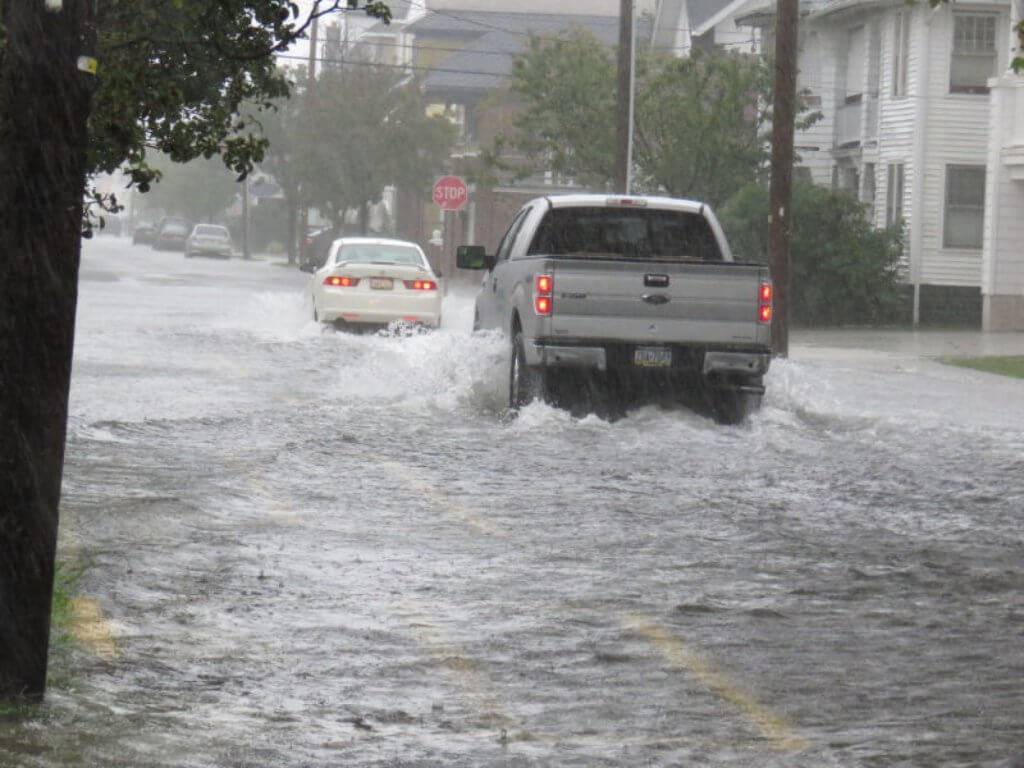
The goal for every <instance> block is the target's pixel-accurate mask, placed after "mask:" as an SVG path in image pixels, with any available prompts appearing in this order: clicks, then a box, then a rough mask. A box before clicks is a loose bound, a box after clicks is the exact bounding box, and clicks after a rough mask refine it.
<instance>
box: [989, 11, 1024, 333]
mask: <svg viewBox="0 0 1024 768" xmlns="http://www.w3.org/2000/svg"><path fill="white" fill-rule="evenodd" d="M1022 18H1024V2H1022V0H1012V5H1011V8H1010V28H1011V30H1012V29H1013V28H1014V27H1016V25H1017V24H1018V23H1020V21H1021V19H1022ZM1022 55H1024V52H1022V51H1021V49H1020V47H1019V39H1018V38H1017V37H1016V36H1012V35H1011V45H1010V56H1011V57H1019V56H1022ZM989 86H990V88H991V92H990V106H989V110H990V111H989V136H988V157H987V159H986V160H987V161H986V171H987V172H986V176H985V182H986V186H985V199H986V201H988V202H987V204H986V206H985V242H984V249H983V256H982V275H981V290H982V295H983V296H984V328H985V329H987V330H994V331H999V330H1018V331H1019V330H1024V76H1020V75H1015V74H1013V73H1011V72H1005V71H1004V72H1003V73H1002V74H1001V75H1000V76H999V77H998V78H995V79H993V80H990V81H989Z"/></svg>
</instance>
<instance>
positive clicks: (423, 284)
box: [402, 280, 437, 291]
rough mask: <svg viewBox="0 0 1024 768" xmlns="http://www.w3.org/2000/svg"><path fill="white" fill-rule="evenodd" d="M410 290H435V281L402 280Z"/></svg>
mask: <svg viewBox="0 0 1024 768" xmlns="http://www.w3.org/2000/svg"><path fill="white" fill-rule="evenodd" d="M402 282H403V283H405V287H406V288H408V289H409V290H410V291H436V290H437V283H435V282H434V281H433V280H403V281H402Z"/></svg>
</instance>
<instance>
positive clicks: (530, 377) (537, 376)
mask: <svg viewBox="0 0 1024 768" xmlns="http://www.w3.org/2000/svg"><path fill="white" fill-rule="evenodd" d="M544 384H545V375H544V371H543V370H541V369H539V368H536V367H534V366H530V365H527V364H526V346H525V343H524V342H523V334H522V333H520V332H519V331H516V335H515V337H514V338H513V339H512V357H511V361H510V363H509V372H508V407H509V408H510V409H512V410H513V411H518V410H519V409H520V408H522V407H523V406H524V405H529V404H530V403H531V402H532V401H533V400H544V399H545V396H546V391H545V390H546V387H545V386H544Z"/></svg>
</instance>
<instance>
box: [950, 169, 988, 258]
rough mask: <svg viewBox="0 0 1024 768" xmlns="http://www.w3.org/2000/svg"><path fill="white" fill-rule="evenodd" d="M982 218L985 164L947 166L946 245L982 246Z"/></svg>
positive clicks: (978, 247) (954, 246)
mask: <svg viewBox="0 0 1024 768" xmlns="http://www.w3.org/2000/svg"><path fill="white" fill-rule="evenodd" d="M984 218H985V166H983V165H949V166H946V214H945V220H944V222H943V237H942V244H943V246H944V247H946V248H975V249H980V248H981V242H982V238H983V234H984V230H983V227H984Z"/></svg>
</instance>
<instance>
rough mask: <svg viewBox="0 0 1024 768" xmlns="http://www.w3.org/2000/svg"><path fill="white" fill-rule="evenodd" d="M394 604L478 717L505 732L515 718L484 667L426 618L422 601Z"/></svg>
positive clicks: (405, 601) (482, 721) (524, 738)
mask: <svg viewBox="0 0 1024 768" xmlns="http://www.w3.org/2000/svg"><path fill="white" fill-rule="evenodd" d="M394 606H395V611H396V612H397V613H398V614H400V615H401V616H402V618H403V619H405V621H406V623H408V625H409V628H410V629H411V630H413V632H414V633H415V634H416V637H417V640H418V641H419V643H420V645H422V646H423V647H424V648H425V649H426V650H427V651H428V652H429V653H430V655H431V656H433V657H434V659H435V660H437V661H438V662H440V663H441V664H442V666H443V667H444V668H445V669H446V670H447V671H448V673H449V674H450V676H451V677H452V678H453V679H454V680H455V681H456V683H457V684H458V687H459V689H460V690H461V691H462V692H463V693H465V694H466V696H467V697H468V698H469V700H470V702H471V704H472V707H473V714H474V715H475V717H476V718H477V720H478V721H479V722H481V723H484V724H485V725H487V726H490V727H494V728H500V729H501V730H502V733H503V734H504V733H505V730H506V729H507V728H508V727H510V726H511V725H512V724H513V722H515V721H514V720H513V719H512V718H511V717H509V716H508V715H506V714H504V712H503V711H502V707H501V704H500V702H499V698H498V696H497V694H496V692H495V690H494V684H493V682H492V681H491V679H490V677H489V676H488V675H487V673H486V671H485V670H484V668H483V666H482V665H481V664H480V663H479V662H478V661H476V660H474V659H472V658H471V657H470V656H469V653H468V652H467V651H466V650H465V649H464V648H460V647H459V646H457V645H455V644H454V643H452V642H451V641H450V640H449V639H448V638H447V637H446V636H445V633H444V630H443V629H442V628H441V627H440V626H438V625H437V623H435V622H433V621H431V620H430V619H429V618H427V616H426V614H425V612H424V610H423V606H422V605H421V604H420V603H417V602H415V601H413V600H399V601H395V603H394ZM516 738H517V739H518V740H520V741H522V740H526V739H528V738H529V736H528V735H523V734H520V735H519V736H518V737H516Z"/></svg>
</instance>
